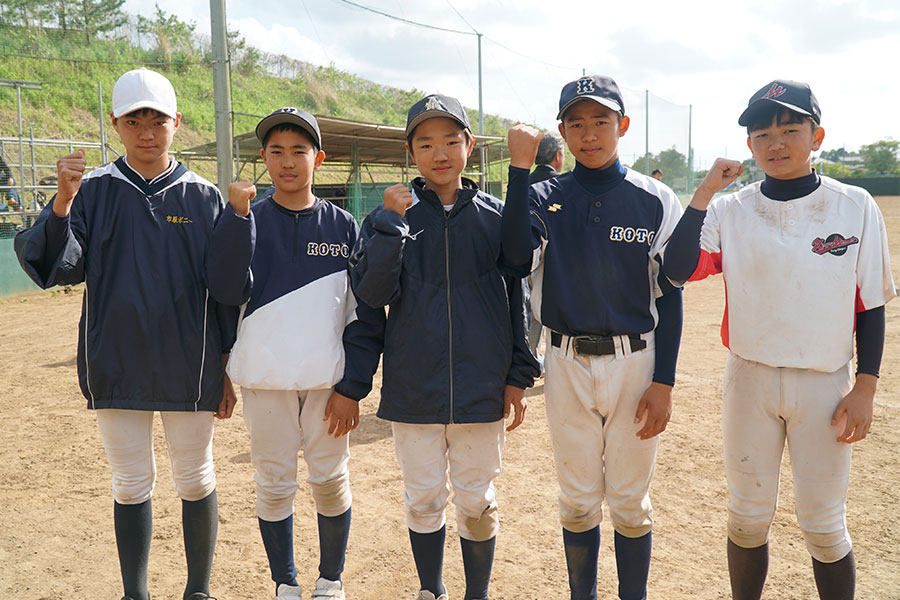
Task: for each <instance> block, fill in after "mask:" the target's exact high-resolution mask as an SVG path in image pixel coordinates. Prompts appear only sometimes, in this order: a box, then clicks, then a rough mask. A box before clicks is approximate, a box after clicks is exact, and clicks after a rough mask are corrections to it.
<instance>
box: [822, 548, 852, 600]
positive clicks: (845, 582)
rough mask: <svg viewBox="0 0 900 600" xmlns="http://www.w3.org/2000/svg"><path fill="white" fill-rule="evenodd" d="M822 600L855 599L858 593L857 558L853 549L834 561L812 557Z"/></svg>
mask: <svg viewBox="0 0 900 600" xmlns="http://www.w3.org/2000/svg"><path fill="white" fill-rule="evenodd" d="M812 562H813V574H814V575H815V578H816V589H818V591H819V598H820V600H853V597H854V594H855V593H856V559H855V558H854V556H853V550H851V551H850V552H849V553H848V554H847V556H845V557H844V558H842V559H841V560H839V561H837V562H833V563H823V562H819V561H817V560H816V559H812Z"/></svg>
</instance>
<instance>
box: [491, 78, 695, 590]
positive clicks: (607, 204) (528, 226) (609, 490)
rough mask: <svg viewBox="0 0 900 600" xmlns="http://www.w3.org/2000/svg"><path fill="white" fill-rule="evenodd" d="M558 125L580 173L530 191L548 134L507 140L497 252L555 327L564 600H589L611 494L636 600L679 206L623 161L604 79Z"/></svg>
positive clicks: (582, 82) (674, 317)
mask: <svg viewBox="0 0 900 600" xmlns="http://www.w3.org/2000/svg"><path fill="white" fill-rule="evenodd" d="M557 118H558V119H560V120H561V123H560V125H559V132H560V134H561V135H562V136H563V138H564V139H565V140H566V144H567V145H568V148H569V151H570V152H571V153H572V155H573V156H574V157H575V160H576V165H575V168H574V170H572V171H570V172H568V173H565V174H563V175H560V176H559V177H555V178H553V179H550V180H549V181H544V182H541V183H537V184H534V185H532V186H531V187H530V189H529V186H528V168H529V167H530V166H531V163H532V162H533V161H534V158H535V154H536V152H537V148H538V144H539V142H540V139H541V137H542V136H541V134H540V133H539V132H538V131H537V130H534V129H532V128H530V127H527V126H523V125H517V126H515V127H513V128H512V129H511V130H510V132H509V150H510V168H509V188H508V194H507V200H506V206H505V207H504V211H503V252H504V254H505V255H506V259H507V260H509V261H510V263H511V264H513V265H517V268H518V272H519V274H520V275H527V274H528V273H531V276H532V280H533V281H534V288H533V290H532V297H531V298H532V308H533V310H534V313H535V315H536V316H537V317H538V318H539V320H540V321H541V323H543V325H544V326H545V327H547V328H548V329H549V336H547V337H548V342H549V343H548V345H547V349H546V352H545V354H544V370H545V376H544V377H545V387H544V394H545V398H546V405H547V418H548V423H549V427H550V437H551V441H552V444H553V452H554V456H555V459H556V469H557V475H558V478H559V484H560V512H561V520H562V525H563V541H564V543H565V550H566V562H567V566H568V573H569V588H570V590H571V598H572V600H588V599H589V600H594V599H596V598H597V558H598V552H599V548H600V529H599V523H600V520H601V518H602V503H603V499H604V498H606V501H607V503H608V505H609V513H610V517H611V519H612V524H613V528H614V529H615V551H616V564H617V567H618V575H619V597H620V598H622V600H639V599H643V598H645V597H646V588H647V576H648V572H649V568H650V548H651V535H652V534H651V527H652V523H653V520H652V517H653V514H652V509H651V506H650V495H649V493H650V482H651V479H652V476H653V468H654V464H655V462H656V450H657V446H658V444H659V434H660V433H661V432H662V431H663V430H665V428H666V424H667V423H668V421H669V416H670V415H671V411H672V387H673V386H674V384H675V361H676V358H677V355H678V345H679V342H680V338H681V291H680V289H679V288H677V287H676V286H674V285H673V284H672V283H671V282H670V281H668V280H667V279H666V278H665V277H664V276H662V274H661V273H660V264H661V262H662V255H663V249H664V245H665V242H666V240H667V239H668V237H669V234H670V233H671V232H672V229H673V228H674V227H675V224H676V223H677V222H678V218H679V216H680V215H681V205H680V204H679V202H678V199H677V198H676V197H675V194H674V193H672V191H671V190H670V189H669V188H668V187H666V186H665V185H664V184H662V183H661V182H659V181H657V180H656V179H653V178H651V177H647V176H645V175H641V174H640V173H637V172H636V171H633V170H631V169H627V168H625V167H623V166H622V165H621V163H620V162H619V159H618V143H619V138H620V137H622V136H623V135H625V133H626V132H627V131H628V125H629V119H628V117H627V116H626V115H625V105H624V102H623V99H622V94H621V93H620V91H619V88H618V86H617V85H616V82H615V81H613V80H612V79H611V78H609V77H602V76H598V75H593V76H586V77H581V78H579V79H577V80H575V81H572V82H570V83H568V84H566V85H565V86H564V87H563V89H562V93H561V95H560V100H559V114H558V115H557Z"/></svg>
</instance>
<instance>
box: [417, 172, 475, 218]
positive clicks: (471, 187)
mask: <svg viewBox="0 0 900 600" xmlns="http://www.w3.org/2000/svg"><path fill="white" fill-rule="evenodd" d="M412 190H413V192H414V193H415V196H416V197H417V198H419V199H421V200H424V201H425V202H427V203H428V204H430V205H432V206H433V207H435V208H440V209H441V210H443V206H442V205H441V199H440V198H438V195H437V194H436V193H435V192H434V191H433V190H428V189H425V178H424V177H416V178H415V179H413V180H412ZM478 192H479V189H478V184H477V183H475V182H474V181H472V180H471V179H468V178H466V177H463V178H462V188H460V189H458V190H456V203H455V204H454V205H453V210H451V211H450V213H451V214H454V213H457V212H459V210H460V209H461V208H462V206H464V205H466V204H468V203H469V202H471V200H472V198H474V197H475V196H476V195H478Z"/></svg>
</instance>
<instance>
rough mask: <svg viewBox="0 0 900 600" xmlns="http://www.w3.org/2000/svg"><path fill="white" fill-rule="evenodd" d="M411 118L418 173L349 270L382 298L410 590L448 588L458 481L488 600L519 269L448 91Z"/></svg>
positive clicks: (397, 192) (528, 379)
mask: <svg viewBox="0 0 900 600" xmlns="http://www.w3.org/2000/svg"><path fill="white" fill-rule="evenodd" d="M406 123H407V124H406V136H407V145H406V147H407V150H408V151H409V154H410V157H411V158H412V160H413V161H414V162H415V163H416V167H417V168H418V169H419V173H421V175H422V176H421V177H417V178H416V179H415V180H413V182H412V186H411V188H410V189H407V188H406V187H405V186H403V185H395V186H393V187H391V188H388V189H387V190H386V191H385V194H384V205H383V206H380V207H378V208H376V209H375V210H374V211H372V213H371V214H370V215H369V216H368V217H366V220H365V222H364V223H363V226H362V231H361V234H360V239H359V242H358V244H357V246H356V249H355V250H354V252H353V255H352V256H351V259H350V262H351V278H352V281H353V289H354V291H355V292H356V293H357V295H358V296H359V298H360V300H361V301H363V302H365V303H367V304H369V305H370V306H373V307H377V308H378V309H380V311H381V317H382V319H384V312H383V311H384V308H383V307H385V306H390V311H389V315H388V317H387V329H386V331H385V333H384V363H383V374H384V383H383V386H382V388H381V404H380V406H379V408H378V416H379V417H381V418H383V419H387V420H389V421H391V422H392V429H393V434H394V444H395V447H396V451H397V459H398V461H399V462H400V467H401V469H402V471H403V482H404V486H405V493H404V499H405V501H406V521H407V525H408V527H409V538H410V543H411V545H412V552H413V557H414V559H415V562H416V569H417V571H418V574H419V583H420V586H419V587H420V591H419V593H418V595H417V596H416V598H417V600H435V598H437V599H439V600H446V599H447V593H446V589H445V588H444V583H443V581H442V577H441V572H442V565H443V553H444V538H445V532H446V527H445V519H446V517H445V510H446V507H447V503H448V499H449V496H450V486H451V485H452V486H453V490H454V495H453V502H454V504H455V505H456V520H457V527H458V530H459V535H460V544H461V546H462V554H463V566H464V569H465V576H466V590H465V596H464V598H465V600H471V599H485V598H487V597H488V584H489V582H490V575H491V566H492V564H493V557H494V542H495V537H496V535H497V531H498V529H499V515H498V512H497V501H496V493H495V491H494V479H495V478H496V477H497V475H498V474H499V473H500V462H501V460H500V457H501V451H502V449H503V444H504V441H505V432H504V419H505V418H506V417H508V416H509V415H510V412H511V411H514V418H513V421H512V423H511V424H510V425H509V427H507V428H506V431H511V430H513V429H515V428H516V427H518V426H519V424H520V423H521V422H522V419H523V418H524V416H525V407H526V404H525V397H524V396H525V388H527V387H530V386H531V385H532V383H533V380H534V378H535V377H536V376H537V375H538V374H539V371H538V365H537V363H536V361H535V359H534V357H533V356H532V355H531V353H530V351H529V350H528V346H527V343H526V340H525V323H524V315H523V299H522V284H521V280H520V279H518V278H512V277H507V276H504V274H503V273H502V272H501V270H500V268H499V265H500V264H501V253H500V210H501V204H500V202H499V201H498V200H497V199H496V198H493V197H491V196H489V195H487V194H485V193H484V192H481V191H479V190H478V187H477V186H476V185H475V183H474V182H473V181H470V180H469V179H465V178H463V177H462V172H463V169H464V168H465V166H466V161H467V159H468V157H469V155H470V154H471V153H472V150H473V148H474V145H475V144H474V142H475V140H474V137H473V136H472V133H471V132H470V131H469V121H468V117H467V116H466V113H465V111H464V110H463V108H462V106H461V105H460V103H459V102H458V101H457V100H456V99H455V98H450V97H448V96H442V95H431V96H426V97H425V98H423V99H422V100H420V101H419V102H417V103H416V104H414V105H413V106H412V108H411V109H410V110H409V114H408V115H407V122H406ZM364 375H366V376H369V377H371V374H370V373H365V374H364ZM360 378H362V377H360ZM448 470H449V476H450V482H449V484H448V482H447V474H448Z"/></svg>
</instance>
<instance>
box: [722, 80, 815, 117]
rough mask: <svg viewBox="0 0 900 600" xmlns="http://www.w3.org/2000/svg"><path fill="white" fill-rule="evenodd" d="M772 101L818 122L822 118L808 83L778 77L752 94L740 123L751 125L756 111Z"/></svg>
mask: <svg viewBox="0 0 900 600" xmlns="http://www.w3.org/2000/svg"><path fill="white" fill-rule="evenodd" d="M770 103H775V104H780V105H781V106H784V107H785V108H789V109H791V110H792V111H794V112H798V113H800V114H801V115H806V116H808V117H810V118H811V119H812V120H813V121H815V122H816V123H817V124H818V123H820V122H821V120H822V111H821V110H820V109H819V101H818V100H816V96H815V94H813V93H812V90H811V89H809V84H808V83H803V82H801V81H788V80H786V79H776V80H775V81H773V82H772V83H767V84H766V85H764V86H763V87H761V88H759V91H758V92H756V93H755V94H753V95H752V96H750V102H748V103H747V108H746V110H744V112H742V113H741V117H740V118H739V119H738V125H740V126H742V127H746V126H747V125H749V124H750V121H751V120H752V119H753V117H754V115H755V114H756V112H757V111H758V110H760V109H762V108H764V107H765V106H766V105H767V104H770Z"/></svg>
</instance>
